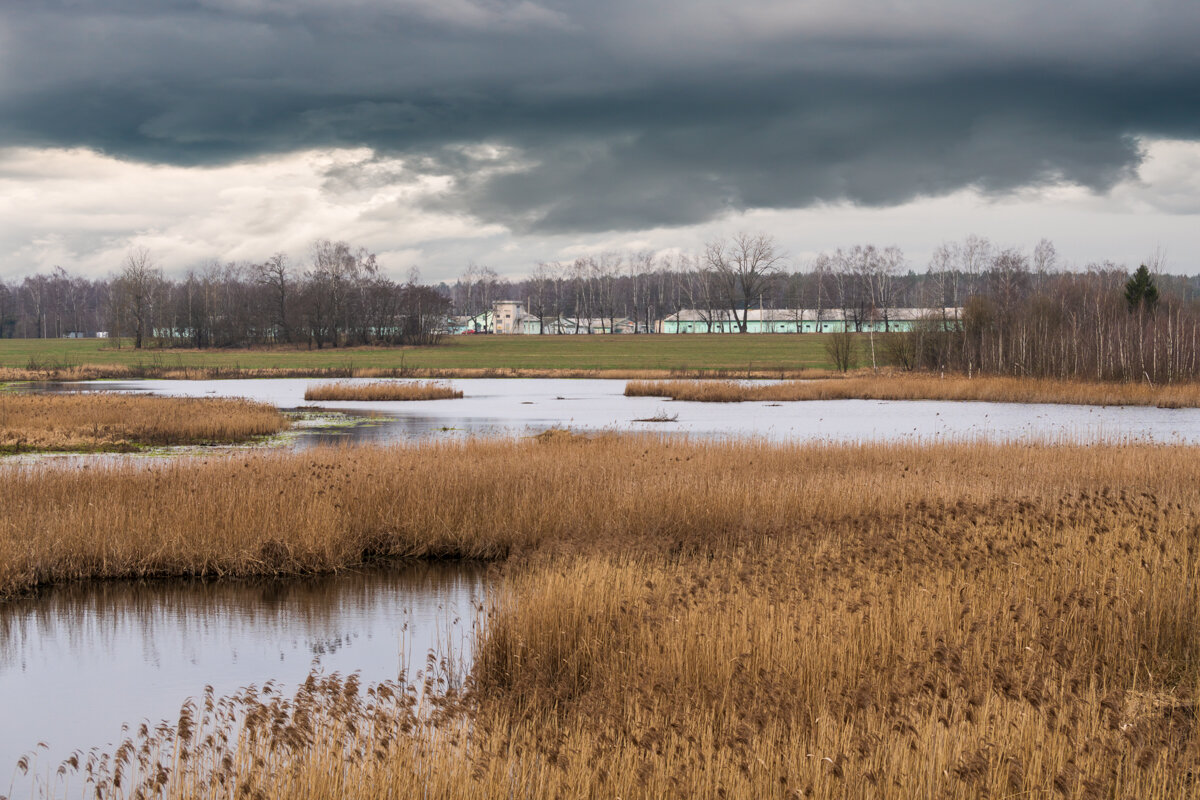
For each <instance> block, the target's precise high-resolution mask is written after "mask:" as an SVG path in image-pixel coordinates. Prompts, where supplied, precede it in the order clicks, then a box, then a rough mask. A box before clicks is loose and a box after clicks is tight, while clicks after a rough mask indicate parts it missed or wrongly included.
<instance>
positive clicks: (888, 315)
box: [664, 308, 962, 323]
mask: <svg viewBox="0 0 1200 800" xmlns="http://www.w3.org/2000/svg"><path fill="white" fill-rule="evenodd" d="M943 314H944V315H945V316H948V317H954V316H960V315H961V314H962V309H961V308H945V309H942V308H888V309H883V308H877V309H875V310H874V314H873V315H872V314H871V313H869V312H868V313H866V314H865V316H863V317H859V316H857V314H856V313H855V312H854V311H851V312H850V313H849V314H847V313H846V311H845V309H841V308H822V309H821V315H820V319H821V321H822V322H841V321H843V320H846V319H850V320H854V319H868V318H874V319H877V320H883V319H887V320H890V321H893V322H900V321H905V320H918V319H928V318H930V317H935V318H936V317H941V316H942V315H943ZM738 317H739V318H740V317H741V315H740V314H739V315H738ZM816 320H817V309H815V308H767V309H758V308H751V309H749V310H748V311H747V312H746V321H747V322H797V321H802V322H815V321H816ZM664 321H670V322H713V323H717V322H729V323H733V322H735V320H734V316H733V313H732V312H731V311H730V310H729V309H727V308H714V309H713V310H712V311H711V312H710V311H705V310H701V309H696V308H684V309H680V310H679V311H678V312H676V313H674V314H671V315H670V316H668V317H664Z"/></svg>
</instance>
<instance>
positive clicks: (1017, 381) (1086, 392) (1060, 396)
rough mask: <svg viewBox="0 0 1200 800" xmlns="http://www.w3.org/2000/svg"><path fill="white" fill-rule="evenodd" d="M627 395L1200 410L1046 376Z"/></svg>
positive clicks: (637, 384) (1156, 395)
mask: <svg viewBox="0 0 1200 800" xmlns="http://www.w3.org/2000/svg"><path fill="white" fill-rule="evenodd" d="M625 396H626V397H669V398H671V399H672V400H689V401H695V402H701V403H740V402H745V401H751V400H760V401H772V402H786V401H793V400H955V401H964V400H966V401H986V402H994V403H1067V404H1077V405H1097V406H1121V405H1126V406H1159V407H1161V408H1196V407H1200V384H1192V383H1186V384H1169V385H1166V386H1150V385H1148V384H1144V383H1094V382H1092V383H1089V382H1083V381H1055V380H1046V379H1042V378H1008V377H973V378H967V377H965V376H961V375H954V376H947V377H944V378H940V377H937V376H934V375H885V376H859V377H851V378H845V379H829V380H807V381H791V382H785V383H774V384H762V385H754V384H747V383H739V382H736V381H644V380H639V381H630V382H629V383H627V384H626V386H625Z"/></svg>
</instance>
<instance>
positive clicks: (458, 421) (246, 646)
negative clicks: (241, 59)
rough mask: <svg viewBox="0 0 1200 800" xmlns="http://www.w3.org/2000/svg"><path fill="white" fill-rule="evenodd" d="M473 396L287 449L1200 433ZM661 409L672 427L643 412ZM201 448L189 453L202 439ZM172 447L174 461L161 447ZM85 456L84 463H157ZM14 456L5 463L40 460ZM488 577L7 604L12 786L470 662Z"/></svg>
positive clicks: (895, 408) (130, 591) (975, 415)
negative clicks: (237, 701) (240, 695)
mask: <svg viewBox="0 0 1200 800" xmlns="http://www.w3.org/2000/svg"><path fill="white" fill-rule="evenodd" d="M316 382H319V381H310V380H292V379H274V380H220V381H125V382H111V381H103V382H99V381H98V382H87V383H76V384H54V385H47V386H32V385H31V386H27V387H25V390H27V391H120V392H153V393H156V394H160V395H172V396H189V397H205V396H232V397H244V398H249V399H253V400H259V401H263V402H269V403H273V404H274V405H276V406H278V407H280V408H283V409H304V408H311V407H312V406H314V405H316V404H311V403H306V402H305V400H304V391H305V388H306V387H307V386H308V385H309V384H311V383H316ZM451 383H452V384H454V385H455V386H456V387H457V388H460V389H462V390H463V392H464V394H465V397H464V398H462V399H458V400H437V401H423V402H322V403H320V404H319V405H320V407H321V408H322V409H326V410H328V411H333V412H337V413H338V414H340V415H342V416H340V417H336V418H334V419H331V418H329V417H323V416H321V415H319V414H318V415H316V416H315V417H313V418H310V419H307V420H305V421H304V423H303V424H302V425H301V426H299V427H298V428H297V430H295V431H293V432H292V433H290V434H289V435H287V436H286V437H284V438H282V439H280V440H277V441H275V442H274V443H273V444H274V445H276V446H283V447H293V448H307V447H318V446H323V445H328V444H361V443H381V444H395V443H403V442H411V441H419V440H426V439H430V438H433V439H438V438H447V437H449V438H462V437H470V436H528V435H534V434H537V433H539V432H541V431H544V430H546V429H549V428H571V429H575V430H584V431H601V430H609V431H621V432H630V431H641V432H647V431H652V432H656V433H670V434H686V435H690V436H697V437H733V438H745V437H759V438H765V439H769V440H773V441H797V440H799V441H806V440H815V441H833V442H837V441H843V442H844V441H879V440H910V441H920V442H934V441H943V440H956V439H993V440H1039V441H1077V442H1095V441H1113V440H1137V441H1150V442H1163V443H1197V442H1200V410H1196V409H1159V408H1148V407H1094V406H1070V405H1029V404H1012V403H954V402H912V401H859V400H839V401H811V402H797V403H782V404H772V403H760V402H754V403H737V404H705V403H689V402H672V401H670V400H664V399H661V398H646V397H635V398H627V397H625V396H624V394H623V391H624V386H625V382H624V381H620V380H536V379H531V380H514V379H508V380H503V379H498V380H488V379H473V380H455V381H451ZM653 417H658V418H660V419H665V420H669V421H662V422H647V421H642V420H646V419H649V418H653ZM185 452H187V451H186V449H185ZM157 455H160V456H162V455H166V456H168V457H170V455H171V453H169V452H168V453H165V454H164V453H161V452H160V453H158V454H157ZM139 457H140V456H130V457H127V456H103V455H100V456H77V457H72V458H71V459H60V460H58V461H56V462H55V463H59V464H64V465H69V464H71V463H75V461H74V459H78V461H80V462H83V463H87V462H88V460H89V459H95V458H100V459H105V458H139ZM20 458H21V457H8V458H0V481H2V480H3V473H2V469H3V468H5V464H6V463H7V464H8V465H9V466H8V468H18V469H20V468H24V467H25V466H28V465H30V464H31V463H33V464H37V463H41V462H39V461H38V460H37V459H36V457H35V459H34V460H33V461H32V462H30V461H28V460H26V461H22V460H20ZM485 588H486V587H485V583H484V578H483V573H482V571H481V570H480V569H479V568H477V567H472V566H463V565H442V566H437V565H415V566H414V565H407V566H391V567H385V568H377V569H371V570H364V571H355V572H349V573H343V574H338V575H333V576H327V577H320V578H306V579H288V580H262V581H253V582H191V581H173V582H152V583H120V582H109V583H94V584H81V585H78V586H69V587H60V588H56V589H51V590H47V591H43V592H41V593H39V594H38V595H35V596H33V597H28V598H23V599H19V600H14V601H8V602H3V603H0V717H2V718H3V720H4V724H3V725H0V795H2V794H7V793H9V792H12V793H13V796H24V795H26V794H28V793H29V792H30V787H31V786H32V784H31V782H30V778H29V777H18V778H17V779H16V781H15V782H14V783H12V784H11V785H10V780H12V777H13V776H15V775H16V774H17V773H16V771H15V769H14V767H15V764H16V761H17V759H18V758H19V757H20V756H21V755H23V754H25V753H28V752H31V751H33V750H34V749H35V748H36V746H37V745H38V743H39V742H45V743H46V745H47V747H46V748H44V749H37V762H36V763H37V769H38V771H39V772H40V773H41V774H42V775H43V776H45V775H46V774H48V773H49V774H52V773H53V769H54V768H55V767H57V765H58V764H59V763H60V762H61V760H62V759H63V758H65V757H67V756H68V755H69V754H70V753H71V752H72V751H73V750H75V749H77V748H78V749H82V750H84V751H87V750H88V749H89V748H93V747H99V748H104V747H105V746H106V745H107V744H109V743H116V742H119V741H120V739H121V737H122V731H121V728H122V725H125V724H128V725H130V726H131V727H132V728H136V727H137V725H138V724H140V723H141V722H142V721H143V720H146V721H149V722H150V723H152V724H153V723H157V722H159V721H162V720H168V719H172V720H173V719H175V718H176V717H177V716H178V712H179V709H180V706H181V705H182V703H183V702H184V701H185V700H186V699H188V698H197V697H200V696H201V695H202V693H203V692H204V690H205V687H206V686H210V685H211V686H212V687H213V689H214V691H215V692H216V693H217V694H218V695H221V694H228V693H230V692H232V691H234V690H236V689H238V688H241V687H244V686H247V685H251V684H256V685H259V686H261V685H262V684H263V683H264V682H266V681H276V682H278V683H279V684H280V685H281V687H283V688H284V690H285V691H287V690H288V689H289V688H294V686H295V685H297V684H299V683H300V682H301V681H302V680H303V679H304V677H305V676H307V675H308V674H309V672H310V670H312V669H314V668H315V669H319V670H324V671H327V672H333V671H337V672H341V673H348V672H353V671H358V672H359V673H360V674H361V675H362V678H363V679H364V680H365V681H368V682H369V681H378V680H390V679H395V678H397V677H398V676H399V674H400V672H401V670H402V669H404V668H406V667H407V668H409V671H410V675H411V671H412V670H413V669H416V668H420V667H421V666H422V665H423V664H424V661H425V656H426V654H427V653H430V652H432V653H434V654H436V655H437V657H439V658H441V657H451V658H454V659H458V660H460V661H461V663H462V664H463V665H466V664H469V660H470V642H471V638H470V636H471V632H472V625H474V624H475V623H476V615H475V608H476V607H477V605H478V604H479V603H482V602H483V600H484V595H485Z"/></svg>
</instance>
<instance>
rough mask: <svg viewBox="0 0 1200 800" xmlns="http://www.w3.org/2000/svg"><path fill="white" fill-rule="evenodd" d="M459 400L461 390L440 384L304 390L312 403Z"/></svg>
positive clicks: (393, 383) (381, 383) (329, 386)
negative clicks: (332, 401) (333, 401)
mask: <svg viewBox="0 0 1200 800" xmlns="http://www.w3.org/2000/svg"><path fill="white" fill-rule="evenodd" d="M462 396H463V393H462V391H461V390H459V389H455V388H454V387H452V386H450V385H449V384H447V383H442V382H416V383H412V382H397V381H377V382H373V383H347V382H342V383H323V384H317V385H315V386H309V387H308V388H307V389H305V390H304V399H305V400H314V401H321V400H360V401H383V402H388V401H395V400H453V399H458V398H461V397H462Z"/></svg>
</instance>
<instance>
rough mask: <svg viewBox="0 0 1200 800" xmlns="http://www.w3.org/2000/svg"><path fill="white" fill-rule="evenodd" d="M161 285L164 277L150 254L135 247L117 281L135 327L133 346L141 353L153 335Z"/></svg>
mask: <svg viewBox="0 0 1200 800" xmlns="http://www.w3.org/2000/svg"><path fill="white" fill-rule="evenodd" d="M161 283H162V273H161V271H160V270H159V269H157V268H156V267H155V266H154V261H153V259H151V257H150V251H149V250H148V249H146V248H145V247H140V246H139V247H134V248H132V249H130V251H129V252H128V253H126V254H125V264H124V266H123V267H122V268H121V275H120V277H119V278H118V279H117V281H116V285H117V293H118V296H119V297H120V298H121V301H122V305H123V307H124V310H125V312H126V315H127V318H128V319H129V320H130V322H131V324H132V325H133V346H134V348H135V349H141V347H142V345H143V344H144V343H145V340H146V336H147V334H149V335H153V333H154V331H153V313H154V302H155V299H156V297H155V294H156V290H157V289H158V287H159V285H160V284H161Z"/></svg>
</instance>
